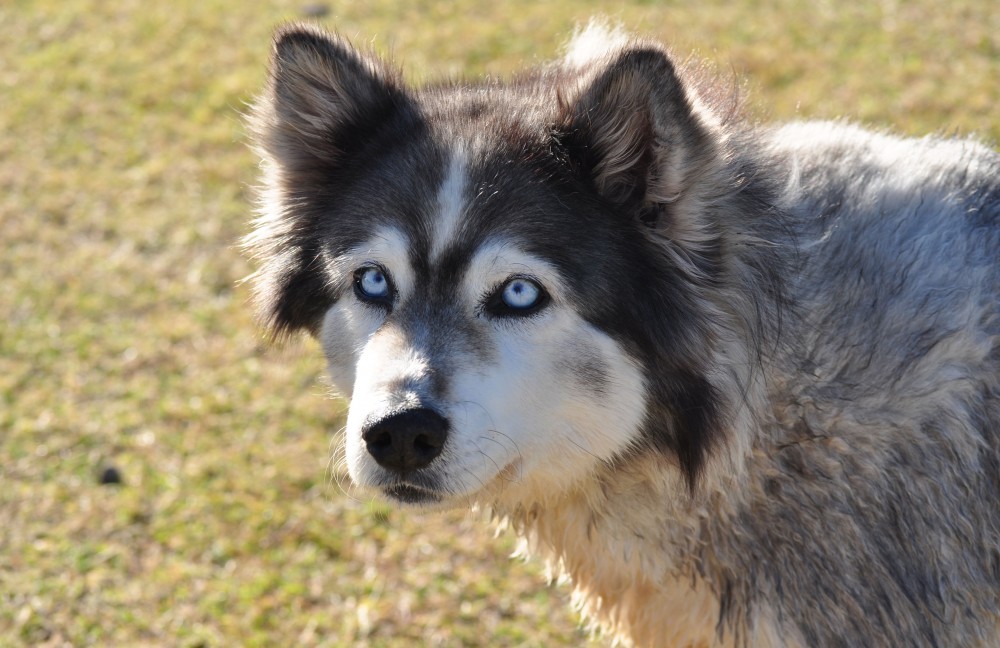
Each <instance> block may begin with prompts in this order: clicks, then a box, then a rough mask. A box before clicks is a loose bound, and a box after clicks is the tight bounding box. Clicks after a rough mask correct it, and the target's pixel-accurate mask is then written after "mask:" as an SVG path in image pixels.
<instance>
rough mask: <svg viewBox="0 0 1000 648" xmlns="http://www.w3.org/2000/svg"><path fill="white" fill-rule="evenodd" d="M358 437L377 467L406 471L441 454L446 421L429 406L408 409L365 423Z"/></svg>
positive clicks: (416, 467) (428, 462) (424, 463)
mask: <svg viewBox="0 0 1000 648" xmlns="http://www.w3.org/2000/svg"><path fill="white" fill-rule="evenodd" d="M361 438H362V439H364V442H365V446H366V447H367V448H368V454H370V455H371V456H372V458H373V459H375V461H377V462H378V464H379V465H380V466H382V467H383V468H386V469H388V470H391V471H393V472H397V473H406V472H410V471H414V470H419V469H420V468H424V467H425V466H427V465H429V464H430V463H431V462H432V461H434V459H435V458H436V457H437V456H438V455H439V454H441V449H442V448H443V447H444V443H445V441H446V440H447V439H448V421H447V420H446V419H445V418H444V417H443V416H441V415H440V414H438V413H437V412H435V411H434V410H431V409H427V408H423V407H419V408H413V409H407V410H403V411H400V412H396V413H394V414H392V415H390V416H387V417H386V418H383V419H380V420H378V421H375V422H374V423H372V424H371V425H369V426H367V427H366V428H365V429H364V430H363V431H362V433H361Z"/></svg>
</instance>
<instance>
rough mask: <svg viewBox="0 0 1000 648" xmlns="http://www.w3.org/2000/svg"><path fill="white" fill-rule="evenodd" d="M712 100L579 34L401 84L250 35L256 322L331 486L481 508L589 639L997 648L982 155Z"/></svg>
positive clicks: (996, 369) (366, 66)
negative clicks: (763, 118) (295, 393)
mask: <svg viewBox="0 0 1000 648" xmlns="http://www.w3.org/2000/svg"><path fill="white" fill-rule="evenodd" d="M734 112H735V111H734V110H733V103H732V101H731V99H730V98H729V97H727V96H725V95H724V94H723V95H719V94H718V93H717V92H716V91H715V90H714V89H713V86H712V83H711V81H710V80H708V81H706V80H705V76H704V75H702V74H700V73H698V71H697V70H695V69H691V68H687V69H685V68H683V66H680V65H679V64H678V63H677V62H676V61H675V60H674V59H672V58H671V56H670V55H669V54H668V53H667V52H666V51H665V50H664V49H663V48H662V47H660V46H659V45H656V44H653V43H649V42H645V41H638V40H634V39H630V38H627V37H624V36H622V35H620V34H616V33H613V32H609V31H607V30H601V29H590V30H587V31H585V32H584V33H583V34H581V35H580V36H579V37H578V38H577V39H576V40H575V41H574V43H572V44H571V46H570V48H569V51H568V53H567V55H566V57H565V58H564V59H563V60H561V61H558V62H556V63H553V64H551V65H549V66H547V67H543V68H541V69H538V70H535V71H531V72H528V73H526V74H524V75H522V76H518V77H515V78H514V79H512V80H510V81H509V82H505V83H501V82H497V81H486V82H481V83H464V82H463V83H452V84H443V85H432V86H428V87H425V88H419V89H418V88H411V87H409V86H407V85H406V84H405V83H404V82H403V81H402V80H401V76H400V74H399V72H398V71H397V70H396V69H395V68H394V67H393V66H392V65H391V64H389V63H387V62H385V61H384V60H382V59H380V58H378V57H377V56H375V55H373V54H370V53H367V52H363V51H359V50H357V49H355V48H354V47H352V46H351V45H350V44H348V43H347V42H346V41H345V40H343V39H342V38H340V37H338V36H335V35H331V34H328V33H325V32H322V31H320V30H317V29H315V28H311V27H301V26H299V27H288V28H285V29H282V30H281V31H279V33H278V35H277V36H276V40H275V47H274V56H273V62H272V67H271V76H270V82H269V85H268V87H267V89H266V91H265V92H264V93H263V95H262V96H261V97H260V99H259V100H258V101H257V103H256V104H255V106H254V108H253V111H252V114H251V116H250V124H251V128H252V131H253V133H254V137H255V146H256V148H257V150H258V151H259V153H260V156H261V159H262V169H263V182H262V191H261V200H260V210H259V218H258V219H257V220H256V221H255V223H254V226H253V231H252V233H251V234H250V235H249V236H248V237H247V240H246V246H247V249H248V250H249V252H250V254H251V255H252V256H254V257H255V258H256V259H257V260H258V264H259V269H258V271H257V272H256V273H255V274H254V275H253V277H252V283H253V286H254V290H255V297H256V303H257V308H258V310H259V314H260V317H261V320H262V321H263V323H264V325H265V326H266V327H267V328H268V329H269V330H270V331H271V332H272V334H273V335H275V336H277V337H280V336H283V335H287V334H290V333H293V332H296V331H299V330H305V331H308V332H310V333H311V334H312V335H314V336H316V337H317V339H319V341H320V342H321V344H322V346H323V349H324V352H325V355H326V360H327V364H328V368H329V373H330V376H331V379H332V381H333V383H334V384H335V385H336V386H338V388H339V389H340V390H342V391H343V392H344V393H345V394H346V395H348V396H349V397H351V399H352V404H351V410H350V414H349V417H348V422H347V430H346V443H345V451H344V452H345V454H344V459H345V461H346V464H347V468H348V470H349V472H350V474H351V477H352V479H353V480H354V482H355V483H356V484H357V486H358V488H361V489H366V490H369V491H371V492H374V493H379V494H381V495H383V496H385V497H388V498H389V499H391V500H394V501H397V502H400V503H403V504H409V505H427V506H467V505H470V504H471V505H478V506H482V507H486V508H488V509H490V510H492V511H493V512H494V513H495V514H496V516H497V517H498V518H500V519H502V520H504V521H505V523H506V524H507V525H508V526H509V527H511V528H512V529H513V530H514V531H515V532H516V533H518V534H520V535H521V536H522V537H523V538H524V539H525V543H526V546H527V548H528V550H529V551H530V552H531V553H533V554H537V555H540V556H542V557H543V558H544V559H546V560H548V561H549V562H550V564H552V565H553V566H554V567H555V568H556V569H558V570H560V571H561V572H563V573H564V574H566V575H567V576H568V577H569V578H570V579H571V580H572V583H573V586H574V588H575V595H576V597H577V600H578V602H579V605H580V607H581V608H582V610H583V612H584V613H585V615H586V616H587V617H588V618H589V619H591V620H592V621H593V622H594V623H595V624H596V625H597V626H599V627H601V628H603V629H604V630H606V631H607V632H608V633H609V634H610V635H611V636H613V637H615V638H617V639H618V640H619V641H621V642H622V643H632V644H635V645H639V646H716V645H719V646H722V645H726V646H728V645H750V646H894V647H895V646H976V645H997V644H998V643H1000V634H998V619H1000V617H998V615H1000V447H998V442H1000V157H998V156H997V154H996V153H994V152H992V151H991V150H989V149H988V148H986V147H984V146H982V145H980V144H977V143H976V142H974V141H969V140H947V139H938V138H933V137H927V138H922V139H901V138H897V137H893V136H890V135H885V134H880V133H872V132H869V131H865V130H862V129H860V128H858V127H856V126H852V125H849V124H846V123H794V124H789V125H786V126H779V127H760V126H756V125H752V124H749V123H746V122H745V121H743V120H741V119H740V118H739V117H738V116H736V115H735V114H734Z"/></svg>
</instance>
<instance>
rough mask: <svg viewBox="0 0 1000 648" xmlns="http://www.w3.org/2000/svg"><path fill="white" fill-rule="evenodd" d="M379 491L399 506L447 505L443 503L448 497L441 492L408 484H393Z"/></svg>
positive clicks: (438, 506) (440, 506)
mask: <svg viewBox="0 0 1000 648" xmlns="http://www.w3.org/2000/svg"><path fill="white" fill-rule="evenodd" d="M381 491H382V496H383V497H385V498H386V499H387V500H389V501H390V502H392V503H393V504H398V505H400V506H414V507H433V508H444V507H447V506H448V505H447V504H446V503H445V502H446V501H447V499H448V498H447V497H446V496H444V495H443V494H441V493H439V492H437V491H434V490H429V489H426V488H420V487H417V486H411V485H410V484H394V485H392V486H386V487H384V488H382V489H381Z"/></svg>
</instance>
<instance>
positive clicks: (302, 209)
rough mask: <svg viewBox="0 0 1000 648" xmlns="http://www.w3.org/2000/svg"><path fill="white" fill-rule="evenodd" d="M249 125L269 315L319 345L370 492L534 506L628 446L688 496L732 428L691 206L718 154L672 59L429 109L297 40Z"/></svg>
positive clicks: (375, 70)
mask: <svg viewBox="0 0 1000 648" xmlns="http://www.w3.org/2000/svg"><path fill="white" fill-rule="evenodd" d="M252 126H253V128H254V130H255V132H256V134H257V144H258V149H259V151H260V153H261V155H262V158H263V160H264V166H265V188H264V192H263V194H262V198H263V200H262V216H261V218H260V219H259V220H258V221H257V223H256V229H255V232H254V233H253V234H252V235H251V236H250V237H249V238H248V247H249V248H250V249H251V250H252V251H253V252H255V253H256V254H257V255H258V256H259V257H260V258H261V261H262V265H261V268H260V270H259V271H258V273H257V274H256V275H255V282H256V286H255V287H256V296H257V299H258V305H259V307H260V310H261V313H262V315H263V317H264V319H265V320H266V321H267V323H268V324H269V325H270V326H271V327H272V329H273V330H274V331H276V332H277V333H284V332H289V331H294V330H296V329H307V330H309V331H310V332H312V333H313V334H314V335H315V336H316V337H317V338H318V339H319V340H320V342H321V344H322V347H323V350H324V352H325V354H326V358H327V364H328V369H329V374H330V376H331V378H332V380H333V382H334V384H335V385H336V386H337V387H338V388H339V389H340V390H341V391H342V392H343V393H344V394H346V395H349V396H350V398H351V407H350V412H349V415H348V420H347V429H346V457H347V466H348V469H349V472H350V474H351V477H352V479H353V480H354V481H355V482H356V483H357V484H358V485H360V486H362V487H366V488H369V489H373V490H376V491H378V492H380V493H382V494H384V495H385V496H387V497H389V498H391V499H394V500H397V501H401V502H407V503H423V504H434V503H437V504H444V505H449V504H467V503H469V502H470V501H476V500H482V499H486V500H487V501H496V500H497V499H502V498H509V499H510V501H514V502H523V501H525V500H538V499H545V498H546V497H549V496H556V495H558V494H559V493H562V492H565V491H566V490H567V489H570V488H572V487H573V485H574V483H576V482H577V480H579V479H581V478H583V477H584V476H586V475H588V474H590V473H592V471H593V470H594V469H595V468H596V467H597V466H599V465H601V466H606V465H609V464H611V463H612V462H614V461H616V460H620V459H621V458H623V457H626V456H627V455H629V453H630V452H632V451H634V450H636V449H639V448H642V447H655V448H656V449H657V450H659V451H662V452H663V453H664V454H665V455H666V456H669V457H671V458H672V459H673V460H674V461H675V463H676V465H677V466H678V468H679V472H678V474H679V475H680V474H684V476H686V477H687V478H688V480H689V481H693V479H694V477H695V476H696V474H697V471H698V470H699V467H700V465H701V463H702V462H703V459H704V456H705V454H706V452H707V449H708V447H709V445H710V443H711V442H712V440H713V438H714V436H715V435H716V433H717V430H718V429H719V427H720V421H721V419H722V418H723V413H722V412H723V409H724V407H723V405H722V404H721V401H720V399H719V389H718V388H717V386H716V385H715V384H714V383H713V380H716V379H717V376H716V377H715V378H713V371H717V368H714V367H713V366H712V363H713V362H714V359H715V355H714V354H715V351H714V348H715V347H716V346H717V340H716V339H714V337H713V336H714V333H713V329H712V324H711V323H710V322H709V323H706V322H707V314H708V313H710V312H711V311H712V306H711V305H709V304H707V303H706V302H705V300H704V299H703V297H702V296H701V288H703V287H704V284H705V281H710V280H711V277H712V275H713V274H714V273H718V272H721V268H720V267H719V262H718V259H717V258H716V256H717V254H718V250H717V249H715V247H714V246H715V238H714V237H715V235H714V234H713V232H712V230H711V227H710V225H706V224H705V223H702V222H701V221H700V220H699V219H697V218H691V217H689V215H688V214H687V213H686V212H685V211H684V209H682V208H681V205H683V204H686V203H685V201H687V203H691V204H699V199H698V198H697V197H692V196H695V192H693V191H691V190H690V188H689V186H690V184H691V183H690V182H688V181H687V180H686V178H688V177H690V176H696V175H698V174H699V173H700V174H705V173H708V171H706V168H707V167H708V166H710V163H711V160H712V156H711V146H710V145H709V143H708V141H707V136H706V135H705V133H704V131H703V130H702V129H701V127H700V125H699V122H698V119H697V118H696V116H695V114H694V112H693V110H692V108H691V107H690V105H689V103H688V100H687V97H686V94H685V92H684V90H683V88H682V87H681V85H680V82H679V81H678V80H677V77H676V76H675V75H674V73H673V68H672V66H671V64H670V63H669V61H668V59H667V58H666V57H665V55H663V53H662V52H660V51H653V50H650V49H648V48H634V49H620V50H619V51H617V54H616V56H614V57H610V56H609V57H608V59H607V60H606V61H603V62H601V63H599V64H594V65H591V66H590V67H588V68H586V69H584V68H582V67H581V68H572V69H570V68H552V69H548V70H545V71H543V72H540V73H538V74H536V75H534V76H531V77H526V78H524V79H520V80H517V81H514V82H512V83H511V84H509V85H484V86H473V87H460V86H441V87H431V88H428V89H424V90H422V91H419V92H418V91H413V90H410V89H408V88H407V87H406V86H404V85H403V84H402V82H401V81H400V80H399V77H398V75H397V74H396V73H395V72H394V71H393V70H392V69H390V68H389V67H388V66H387V65H386V64H385V63H383V62H381V61H380V60H379V59H377V58H375V57H372V56H368V55H365V54H361V53H359V52H357V51H355V50H354V49H352V48H351V47H350V46H349V45H347V44H345V43H344V42H342V41H341V40H339V39H337V38H335V37H332V36H330V35H327V34H323V33H320V32H318V31H316V30H313V29H308V28H293V29H288V30H285V31H284V32H282V33H281V34H280V35H279V37H278V39H277V41H276V49H275V58H274V62H273V67H272V78H271V84H270V87H269V90H268V93H267V95H266V96H265V97H264V98H263V99H262V100H261V101H260V102H259V103H258V105H257V106H256V107H255V113H254V115H253V116H252ZM668 204H672V205H673V206H672V207H668V206H667V205H668ZM685 209H686V208H685Z"/></svg>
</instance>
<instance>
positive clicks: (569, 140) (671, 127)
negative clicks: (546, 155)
mask: <svg viewBox="0 0 1000 648" xmlns="http://www.w3.org/2000/svg"><path fill="white" fill-rule="evenodd" d="M581 75H582V80H578V81H577V82H576V84H575V85H574V86H572V87H570V88H568V89H563V90H562V91H561V92H560V97H559V101H560V105H559V125H558V126H557V132H558V133H559V134H560V135H559V139H560V143H562V144H564V145H566V146H567V147H568V148H569V154H570V156H571V157H574V158H575V159H576V160H577V162H578V163H580V165H581V166H582V167H583V169H584V172H585V173H587V174H589V177H590V180H591V181H592V182H593V185H594V188H595V189H596V190H597V192H598V193H600V194H601V195H602V196H603V197H604V198H605V199H607V200H609V201H610V202H612V203H615V204H618V205H622V206H628V207H635V208H638V209H639V211H640V212H641V214H640V215H641V218H642V219H643V221H644V222H646V223H647V224H652V223H653V222H655V221H656V220H657V219H656V218H655V215H657V214H658V213H659V211H660V210H662V211H664V212H665V213H667V214H668V215H669V218H668V219H666V220H667V221H668V222H664V223H660V229H661V233H662V234H664V235H666V236H667V237H668V238H672V239H674V240H675V241H676V242H678V243H682V242H683V241H684V240H685V239H691V240H692V242H695V241H697V240H699V239H701V238H702V236H701V235H700V234H699V233H698V230H699V229H700V226H701V223H700V222H699V221H700V218H699V214H697V213H692V212H691V210H688V212H689V213H684V208H685V205H684V204H685V203H692V202H694V203H696V202H698V201H697V194H698V185H699V184H700V181H701V179H702V178H704V177H705V176H706V175H709V174H711V171H712V170H714V169H717V168H718V158H719V152H718V146H717V144H716V142H715V139H714V137H713V133H712V131H711V128H710V126H709V125H708V124H706V122H705V120H704V119H703V117H702V115H701V114H700V113H699V111H698V110H697V109H696V108H695V105H696V104H695V102H696V99H695V98H694V96H693V95H691V94H689V91H688V89H687V88H686V86H685V83H684V81H683V80H682V78H681V77H680V75H679V74H678V73H677V70H676V69H675V67H674V65H673V63H672V62H671V60H670V58H669V56H668V55H667V53H666V52H665V51H663V50H662V49H661V48H659V47H657V46H655V45H647V44H633V45H632V46H629V47H626V48H623V49H621V50H619V51H617V52H615V53H613V54H611V55H610V56H607V57H605V58H604V59H603V60H600V61H597V62H593V63H591V64H590V69H588V70H583V71H581ZM692 199H693V200H692ZM692 206H695V205H692Z"/></svg>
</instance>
